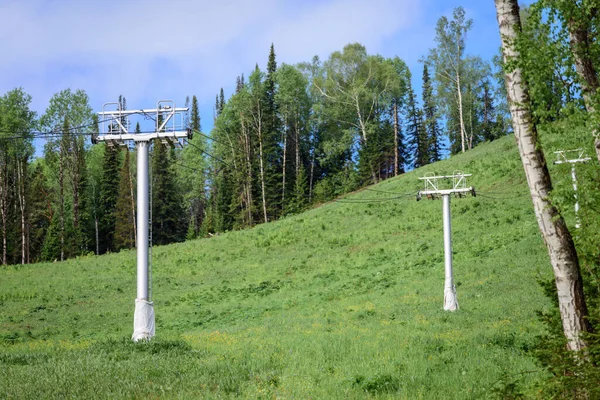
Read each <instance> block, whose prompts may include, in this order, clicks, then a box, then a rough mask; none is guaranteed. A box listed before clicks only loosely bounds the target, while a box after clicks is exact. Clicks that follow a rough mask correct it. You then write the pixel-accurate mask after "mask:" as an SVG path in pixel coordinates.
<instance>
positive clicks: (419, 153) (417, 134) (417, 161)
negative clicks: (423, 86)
mask: <svg viewBox="0 0 600 400" xmlns="http://www.w3.org/2000/svg"><path fill="white" fill-rule="evenodd" d="M406 120H407V129H406V135H407V137H408V138H407V139H408V141H409V144H410V146H409V148H410V152H411V154H412V160H411V161H412V165H413V167H414V168H418V167H422V166H423V165H427V164H429V157H428V152H427V149H428V138H427V132H426V130H425V127H424V124H423V111H422V110H421V109H420V108H418V107H417V100H416V96H415V93H414V92H413V90H412V87H410V85H409V87H408V99H407V104H406Z"/></svg>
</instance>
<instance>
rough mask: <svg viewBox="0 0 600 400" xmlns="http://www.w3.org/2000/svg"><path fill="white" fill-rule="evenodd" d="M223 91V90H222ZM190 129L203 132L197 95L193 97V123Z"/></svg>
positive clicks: (221, 109)
mask: <svg viewBox="0 0 600 400" xmlns="http://www.w3.org/2000/svg"><path fill="white" fill-rule="evenodd" d="M221 90H223V89H221ZM219 107H220V108H219V115H220V114H221V112H222V111H223V108H222V107H221V105H219ZM190 128H192V130H193V131H196V132H200V131H201V130H202V125H201V124H200V110H199V108H198V98H197V97H196V95H194V96H192V110H191V121H190Z"/></svg>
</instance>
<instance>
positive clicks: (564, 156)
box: [554, 149, 591, 229]
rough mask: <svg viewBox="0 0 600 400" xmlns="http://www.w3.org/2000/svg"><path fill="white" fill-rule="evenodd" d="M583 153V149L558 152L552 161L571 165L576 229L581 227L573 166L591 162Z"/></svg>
mask: <svg viewBox="0 0 600 400" xmlns="http://www.w3.org/2000/svg"><path fill="white" fill-rule="evenodd" d="M584 153H585V152H584V150H583V149H575V150H559V151H555V152H554V154H556V161H554V164H571V179H572V180H573V192H574V193H573V197H574V198H575V228H577V229H579V228H580V227H581V223H580V221H579V201H578V200H577V176H576V175H575V164H577V163H586V162H588V161H590V160H591V158H590V157H587V156H585V154H584ZM569 155H572V156H571V158H569ZM573 156H574V158H573Z"/></svg>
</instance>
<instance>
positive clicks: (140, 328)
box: [131, 299, 154, 342]
mask: <svg viewBox="0 0 600 400" xmlns="http://www.w3.org/2000/svg"><path fill="white" fill-rule="evenodd" d="M153 337H154V303H152V302H148V301H146V300H139V299H136V300H135V314H134V315H133V335H132V336H131V339H133V341H134V342H137V341H139V340H150V339H151V338H153Z"/></svg>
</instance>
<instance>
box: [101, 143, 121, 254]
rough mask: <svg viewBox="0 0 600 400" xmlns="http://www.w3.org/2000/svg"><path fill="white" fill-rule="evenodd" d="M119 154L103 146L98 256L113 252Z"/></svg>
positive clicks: (113, 149) (105, 145)
mask: <svg viewBox="0 0 600 400" xmlns="http://www.w3.org/2000/svg"><path fill="white" fill-rule="evenodd" d="M119 164H120V163H119V152H118V151H117V149H115V148H114V147H110V146H108V145H107V144H104V158H103V162H102V177H101V179H100V204H99V214H100V215H99V218H98V236H99V237H98V239H99V240H98V241H99V244H98V245H99V246H98V247H99V251H100V254H104V253H106V252H107V251H113V250H114V247H113V244H114V236H115V221H116V215H115V207H116V204H117V194H118V193H119V181H120V179H119Z"/></svg>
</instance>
